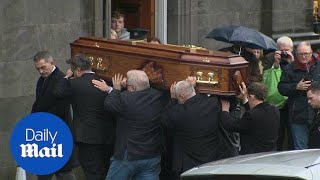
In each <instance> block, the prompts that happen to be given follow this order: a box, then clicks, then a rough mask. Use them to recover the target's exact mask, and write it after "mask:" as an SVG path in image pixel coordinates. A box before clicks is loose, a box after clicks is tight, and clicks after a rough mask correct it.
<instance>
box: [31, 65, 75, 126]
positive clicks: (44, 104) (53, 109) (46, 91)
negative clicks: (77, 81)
mask: <svg viewBox="0 0 320 180" xmlns="http://www.w3.org/2000/svg"><path fill="white" fill-rule="evenodd" d="M64 76H65V75H64V73H63V72H61V71H60V70H59V68H57V67H56V69H55V70H54V71H53V72H52V73H51V74H50V75H49V77H47V79H46V82H45V84H44V80H45V78H43V77H40V78H39V79H38V82H37V87H36V100H35V102H34V103H33V106H32V110H31V112H32V113H34V112H49V113H52V114H54V115H56V116H58V117H60V118H61V119H62V120H64V121H66V122H67V124H70V119H71V114H70V107H69V105H70V103H69V102H68V100H67V99H61V98H60V99H59V98H56V97H55V96H54V94H53V91H54V88H55V87H56V86H57V84H58V82H59V80H61V79H63V77H64Z"/></svg>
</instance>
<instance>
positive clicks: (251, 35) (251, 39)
mask: <svg viewBox="0 0 320 180" xmlns="http://www.w3.org/2000/svg"><path fill="white" fill-rule="evenodd" d="M206 38H212V39H215V40H217V41H222V42H227V43H231V44H238V45H240V46H242V47H248V48H252V49H264V50H276V49H277V46H276V43H275V42H274V40H273V39H271V38H270V37H268V36H266V35H264V34H262V33H261V32H259V31H257V30H255V29H251V28H247V27H244V26H234V25H229V26H224V27H219V28H215V29H213V30H212V31H211V32H210V33H209V34H208V35H207V36H206Z"/></svg>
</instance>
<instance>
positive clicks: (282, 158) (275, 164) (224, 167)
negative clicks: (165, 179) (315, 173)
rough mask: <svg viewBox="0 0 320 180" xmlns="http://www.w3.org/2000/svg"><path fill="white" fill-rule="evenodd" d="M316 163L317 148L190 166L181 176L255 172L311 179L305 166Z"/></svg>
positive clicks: (319, 160) (319, 158)
mask: <svg viewBox="0 0 320 180" xmlns="http://www.w3.org/2000/svg"><path fill="white" fill-rule="evenodd" d="M315 165H320V150H319V149H308V150H296V151H283V152H268V153H258V154H250V155H245V156H237V157H234V158H228V159H223V160H219V161H215V162H211V163H207V164H204V165H201V166H199V167H195V168H192V169H190V170H188V171H186V172H185V173H183V174H182V175H181V177H194V176H210V177H211V176H212V177H213V176H218V175H220V176H221V175H255V176H268V177H269V176H274V177H295V178H301V179H312V174H311V173H310V171H309V170H308V167H311V166H315Z"/></svg>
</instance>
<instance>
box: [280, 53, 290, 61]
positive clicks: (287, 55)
mask: <svg viewBox="0 0 320 180" xmlns="http://www.w3.org/2000/svg"><path fill="white" fill-rule="evenodd" d="M280 56H281V59H287V58H288V57H289V54H288V53H287V52H286V51H281V54H280Z"/></svg>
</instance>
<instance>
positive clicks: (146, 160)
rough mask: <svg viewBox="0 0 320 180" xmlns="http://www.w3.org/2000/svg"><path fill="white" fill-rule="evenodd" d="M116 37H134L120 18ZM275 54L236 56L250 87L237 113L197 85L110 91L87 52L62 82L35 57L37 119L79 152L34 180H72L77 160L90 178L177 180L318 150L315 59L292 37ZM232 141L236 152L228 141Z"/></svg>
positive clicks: (48, 59) (132, 74) (121, 81)
mask: <svg viewBox="0 0 320 180" xmlns="http://www.w3.org/2000/svg"><path fill="white" fill-rule="evenodd" d="M112 29H113V31H112V32H111V33H112V34H113V36H114V37H116V39H128V37H130V33H129V32H127V31H126V29H124V17H123V16H121V14H117V13H115V14H114V15H113V16H112ZM148 41H149V42H150V43H156V44H161V42H160V41H159V39H156V38H152V39H149V40H148ZM277 48H278V50H277V51H275V52H271V53H269V54H266V55H265V56H263V55H264V54H263V51H262V50H261V49H248V48H246V49H244V50H242V51H241V52H240V55H241V56H243V57H244V59H245V60H247V61H248V62H249V67H248V71H247V74H248V80H247V81H248V82H247V84H245V83H242V84H241V85H240V86H239V89H240V93H239V95H238V96H237V98H238V99H239V100H238V101H236V103H237V106H236V107H240V111H241V112H240V113H235V111H237V110H238V109H237V108H234V106H231V105H230V104H232V103H234V102H233V101H234V99H231V101H230V99H226V98H222V97H219V96H216V95H207V94H197V93H196V91H195V86H196V77H191V76H189V77H186V79H185V80H181V81H179V82H176V83H174V84H172V85H171V88H170V93H167V92H166V91H163V90H159V89H155V88H153V87H151V86H150V83H149V78H148V76H147V74H146V73H145V72H144V71H142V70H129V71H128V72H127V74H126V75H121V74H116V75H114V77H113V78H112V84H111V83H106V82H105V81H104V80H101V79H100V77H99V76H97V75H96V74H95V73H94V72H93V71H92V70H91V62H90V60H89V59H88V58H87V57H86V56H85V55H83V54H77V55H75V56H73V57H72V58H70V59H68V60H67V61H66V62H67V63H68V64H69V65H70V69H69V70H68V71H67V72H66V73H65V74H64V73H63V72H61V71H60V70H59V68H58V67H57V66H56V65H55V63H54V60H53V57H52V55H51V54H50V53H49V52H47V51H40V52H38V53H36V55H35V56H34V65H35V68H36V69H37V71H38V72H39V74H40V77H39V79H38V82H37V86H36V100H35V102H34V104H33V107H32V112H50V113H52V114H55V115H57V116H59V117H60V118H61V119H63V120H64V121H65V122H66V123H67V124H69V125H70V129H71V131H72V133H73V136H74V141H75V146H76V147H77V153H75V154H76V156H75V155H74V156H72V157H71V158H70V160H69V162H68V163H67V164H66V165H65V166H64V167H63V168H62V169H60V170H59V171H57V172H56V173H54V174H50V175H42V176H38V179H51V177H52V176H53V175H55V176H56V177H57V178H58V179H71V180H72V179H76V177H75V175H74V172H73V168H74V164H76V163H74V161H79V163H80V165H81V167H82V169H83V171H84V173H85V175H86V177H87V179H90V180H102V179H106V180H109V179H110V180H112V179H116V180H118V179H125V180H126V179H159V178H160V177H163V179H179V176H180V174H181V173H183V172H184V171H186V170H188V169H190V168H192V167H195V166H198V165H200V164H203V163H206V162H210V161H214V160H219V159H222V158H227V157H232V156H237V155H239V154H240V155H245V154H251V153H258V152H267V151H275V150H291V149H296V150H298V149H307V148H309V147H315V148H319V147H320V145H319V144H320V138H319V137H320V123H319V122H320V118H319V111H318V109H319V108H320V82H319V80H320V76H319V74H320V64H319V60H318V59H317V58H316V57H314V56H313V53H312V49H311V45H310V44H309V43H308V42H301V43H300V44H298V45H297V47H296V49H295V50H294V47H293V42H292V40H291V39H290V38H289V37H280V38H279V39H278V40H277ZM236 49H237V47H232V48H231V50H233V51H235V50H236ZM229 50H230V49H229ZM235 53H239V52H235ZM267 69H281V71H282V74H281V78H280V81H279V83H278V86H277V88H278V91H279V92H280V94H281V95H283V96H287V97H288V99H287V102H286V105H285V106H283V107H277V106H275V105H274V104H272V103H270V102H268V100H267V95H268V87H266V85H265V84H264V83H263V82H262V78H263V72H264V71H265V70H267ZM70 105H71V106H72V111H71V109H70ZM231 135H235V136H232V137H235V142H238V144H235V143H232V142H230V138H232V137H231ZM236 135H239V136H240V138H239V139H237V136H236ZM226 136H227V138H226ZM285 140H287V141H286V142H285ZM309 140H310V141H309ZM284 145H285V147H284ZM230 147H231V148H230Z"/></svg>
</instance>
